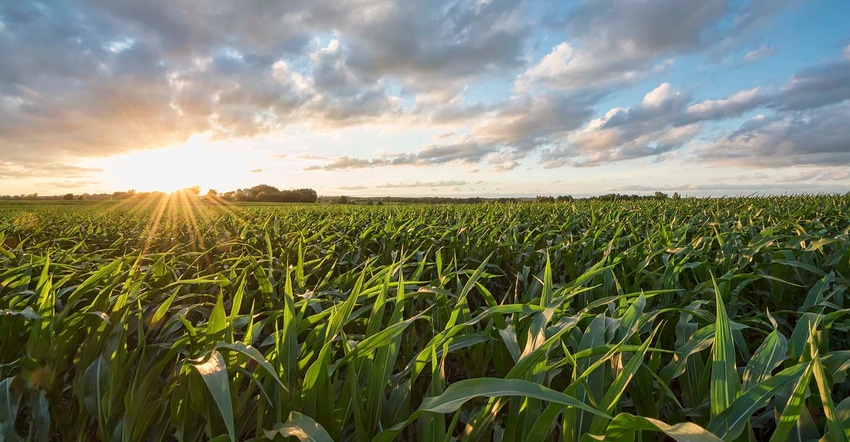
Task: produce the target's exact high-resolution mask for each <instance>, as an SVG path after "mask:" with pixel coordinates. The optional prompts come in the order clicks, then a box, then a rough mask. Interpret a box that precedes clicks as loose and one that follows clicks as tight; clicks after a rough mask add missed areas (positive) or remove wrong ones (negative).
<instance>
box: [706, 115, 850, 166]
mask: <svg viewBox="0 0 850 442" xmlns="http://www.w3.org/2000/svg"><path fill="white" fill-rule="evenodd" d="M848 119H850V105H848V104H843V105H839V106H828V107H824V108H821V109H818V110H815V111H809V112H805V113H789V114H787V115H781V116H777V117H775V118H765V117H757V118H756V119H754V120H751V121H750V122H748V123H745V124H743V125H742V126H741V128H739V129H738V130H735V131H732V132H731V133H730V134H728V135H725V136H722V137H720V138H718V139H716V140H715V141H714V142H713V143H711V144H709V145H707V146H704V147H703V148H702V149H701V151H700V154H699V155H700V159H701V160H704V161H711V162H715V163H722V164H735V165H739V166H744V167H786V166H795V165H835V166H841V167H847V166H848V165H850V125H848V124H847V121H848Z"/></svg>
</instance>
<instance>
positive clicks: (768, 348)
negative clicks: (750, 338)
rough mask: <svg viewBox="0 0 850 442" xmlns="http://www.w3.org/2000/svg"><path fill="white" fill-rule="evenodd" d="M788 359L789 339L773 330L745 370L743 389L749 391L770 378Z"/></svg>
mask: <svg viewBox="0 0 850 442" xmlns="http://www.w3.org/2000/svg"><path fill="white" fill-rule="evenodd" d="M787 357H788V339H786V338H785V336H782V335H781V334H780V333H779V331H777V330H773V331H772V332H770V334H769V335H767V337H766V338H765V339H764V341H763V342H762V343H761V345H760V346H759V348H758V349H756V352H755V354H753V357H752V358H751V359H750V362H748V363H747V368H746V369H744V383H743V386H742V389H743V390H744V391H747V390H749V389H750V388H752V387H753V386H754V385H757V384H759V383H760V382H762V381H764V380H765V379H767V378H768V377H770V373H772V372H773V370H774V369H775V368H776V367H778V366H779V364H781V363H782V361H784V360H785V359H786V358H787Z"/></svg>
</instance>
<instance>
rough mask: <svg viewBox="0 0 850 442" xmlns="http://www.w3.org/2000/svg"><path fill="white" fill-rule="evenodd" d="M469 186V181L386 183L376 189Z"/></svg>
mask: <svg viewBox="0 0 850 442" xmlns="http://www.w3.org/2000/svg"><path fill="white" fill-rule="evenodd" d="M467 184H469V182H467V181H459V180H450V181H414V182H412V183H386V184H380V185H377V186H375V188H376V189H409V188H415V187H457V186H465V185H467Z"/></svg>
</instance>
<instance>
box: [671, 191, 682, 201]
mask: <svg viewBox="0 0 850 442" xmlns="http://www.w3.org/2000/svg"><path fill="white" fill-rule="evenodd" d="M680 198H682V197H681V196H680V195H679V192H673V199H674V200H677V199H680Z"/></svg>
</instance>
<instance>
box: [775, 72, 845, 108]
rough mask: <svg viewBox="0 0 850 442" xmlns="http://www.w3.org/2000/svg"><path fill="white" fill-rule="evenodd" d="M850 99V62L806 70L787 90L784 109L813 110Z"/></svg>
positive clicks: (782, 95) (780, 105) (782, 102)
mask: <svg viewBox="0 0 850 442" xmlns="http://www.w3.org/2000/svg"><path fill="white" fill-rule="evenodd" d="M848 99H850V60H841V61H835V62H831V63H827V64H824V65H820V66H814V67H810V68H807V69H803V70H802V71H800V72H799V73H798V74H797V75H795V76H794V78H792V79H791V81H789V82H788V83H787V84H786V85H785V86H784V87H783V88H782V92H781V93H780V95H779V98H778V101H777V103H776V104H775V105H776V107H778V108H780V109H790V110H804V109H813V108H817V107H821V106H825V105H828V104H833V103H840V102H842V101H845V100H848Z"/></svg>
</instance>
